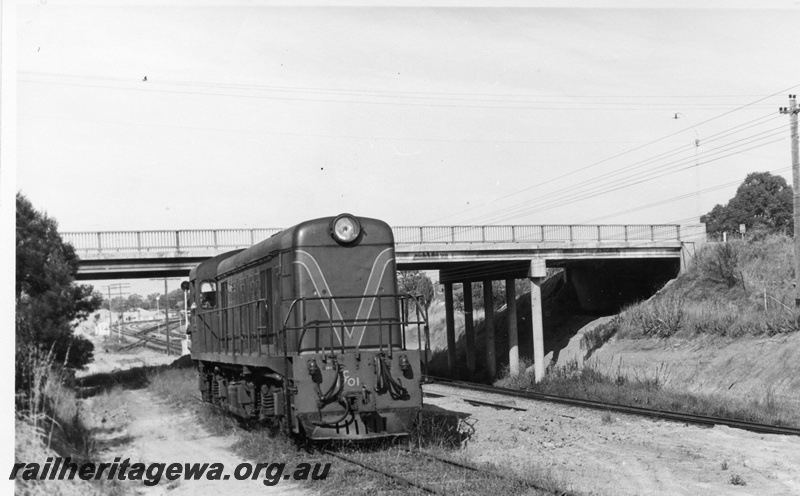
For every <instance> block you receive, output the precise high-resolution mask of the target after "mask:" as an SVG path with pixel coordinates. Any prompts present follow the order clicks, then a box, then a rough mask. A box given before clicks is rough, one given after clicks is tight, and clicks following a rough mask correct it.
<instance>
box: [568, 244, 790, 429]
mask: <svg viewBox="0 0 800 496" xmlns="http://www.w3.org/2000/svg"><path fill="white" fill-rule="evenodd" d="M792 262H793V256H792V240H791V239H790V238H787V237H785V236H772V237H767V238H764V239H754V240H748V241H735V242H733V243H728V244H727V245H722V244H708V245H706V246H704V247H703V248H702V249H701V250H700V251H699V252H698V254H697V256H696V257H695V259H694V260H693V262H692V264H691V266H690V267H689V269H688V270H687V271H686V272H684V273H683V274H681V276H680V277H679V278H678V279H677V280H675V281H674V283H673V284H670V285H669V286H667V287H666V288H665V289H664V290H662V291H661V292H660V293H659V294H658V295H656V296H655V297H654V298H652V299H651V300H649V301H647V302H644V303H641V304H638V305H633V306H631V307H629V308H627V309H626V311H625V312H624V313H622V314H620V315H619V316H617V317H615V318H614V319H613V320H612V321H611V322H609V323H607V324H604V325H600V326H597V327H596V328H595V329H594V330H593V331H592V332H589V333H587V334H586V335H585V338H584V340H583V343H582V344H583V345H584V348H585V349H588V350H592V349H593V348H597V349H596V350H592V351H594V353H593V355H592V358H591V359H590V360H589V361H588V362H586V363H587V364H589V365H590V368H591V369H592V370H593V371H595V372H602V373H604V374H606V375H608V376H612V377H618V376H624V377H626V378H628V379H641V380H642V381H653V380H655V381H656V382H658V384H659V386H660V387H661V388H664V389H669V390H672V391H680V392H689V393H692V394H695V395H709V394H710V395H713V396H714V397H715V398H717V403H729V402H740V403H743V404H749V405H757V404H760V405H762V406H765V407H767V408H766V409H767V410H770V409H772V410H774V409H776V408H777V409H781V408H783V409H788V410H797V406H800V393H798V391H800V333H798V332H797V331H798V330H800V313H798V312H797V311H796V310H795V309H794V308H793V306H794V305H793V299H794V295H793V293H792V291H793V286H792V282H793V279H794V270H793V265H792ZM612 336H613V337H612ZM606 341H608V342H606ZM779 417H784V418H785V417H786V416H785V415H779ZM794 423H796V422H794Z"/></svg>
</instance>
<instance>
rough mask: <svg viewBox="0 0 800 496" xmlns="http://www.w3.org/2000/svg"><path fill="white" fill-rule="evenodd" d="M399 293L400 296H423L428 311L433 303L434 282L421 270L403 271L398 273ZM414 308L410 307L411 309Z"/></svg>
mask: <svg viewBox="0 0 800 496" xmlns="http://www.w3.org/2000/svg"><path fill="white" fill-rule="evenodd" d="M397 292H398V293H400V294H407V295H414V296H422V297H423V304H424V305H425V308H426V309H427V308H428V307H429V306H430V304H431V301H433V294H434V290H433V282H431V279H430V278H429V277H428V276H426V275H425V273H424V272H422V271H419V270H401V271H400V272H398V273H397ZM411 308H412V307H411V306H409V309H411Z"/></svg>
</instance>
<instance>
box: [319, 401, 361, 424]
mask: <svg viewBox="0 0 800 496" xmlns="http://www.w3.org/2000/svg"><path fill="white" fill-rule="evenodd" d="M339 404H340V405H342V406H343V407H344V414H343V415H342V416H341V417H339V418H338V419H336V420H334V421H333V422H323V421H322V420H318V421H316V422H312V423H313V424H314V425H316V426H318V427H331V428H336V427H338V428H340V429H343V428H345V427H347V426H348V425H350V424H352V423H353V422H354V421H355V420H356V416H355V415H353V411H352V410H350V404H349V403H348V402H347V401H343V400H341V399H340V400H339ZM319 414H320V417H322V411H320V412H319ZM348 415H350V420H348V421H347V422H345V423H344V424H340V422H341V421H342V420H344V419H346V418H347V416H348Z"/></svg>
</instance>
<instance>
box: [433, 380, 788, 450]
mask: <svg viewBox="0 0 800 496" xmlns="http://www.w3.org/2000/svg"><path fill="white" fill-rule="evenodd" d="M425 379H426V380H427V381H428V383H433V384H443V385H448V386H452V387H456V388H460V389H468V390H472V391H480V392H483V393H490V394H497V395H502V396H511V397H515V398H524V399H528V400H537V401H548V402H550V403H559V404H562V405H569V406H577V407H582V408H592V409H595V410H603V411H609V412H619V413H627V414H630V415H638V416H643V417H649V418H655V419H660V420H672V421H676V422H684V423H690V424H696V425H706V426H714V425H725V426H728V427H734V428H737V429H744V430H747V431H752V432H758V433H761V434H783V435H789V436H800V429H798V428H796V427H784V426H776V425H770V424H760V423H757V422H749V421H746V420H733V419H728V418H722V417H709V416H704V415H695V414H691V413H680V412H673V411H664V410H653V409H649V408H644V407H638V406H628V405H620V404H616V403H606V402H602V401H595V400H583V399H577V398H566V397H562V396H555V395H551V394H543V393H534V392H530V391H520V390H515V389H507V388H501V387H495V386H488V385H485V384H476V383H472V382H464V381H456V380H452V379H445V378H442V377H431V376H427V377H425Z"/></svg>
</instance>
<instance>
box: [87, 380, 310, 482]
mask: <svg viewBox="0 0 800 496" xmlns="http://www.w3.org/2000/svg"><path fill="white" fill-rule="evenodd" d="M114 398H115V405H114V407H113V408H108V407H107V405H100V404H93V403H95V401H93V400H95V398H90V399H88V400H87V403H86V404H85V406H84V411H86V412H90V413H89V414H88V416H89V417H90V418H91V423H93V424H94V426H95V427H96V428H98V431H99V432H98V434H99V435H98V442H99V444H100V446H99V447H100V451H101V453H102V455H101V456H100V457H99V459H100V460H102V461H109V462H111V461H113V460H114V457H121V458H122V459H123V460H124V459H125V458H130V459H131V461H130V463H136V462H141V463H144V464H145V465H148V464H150V463H166V464H170V463H180V464H184V463H195V462H196V463H222V464H224V467H225V473H227V474H230V479H229V480H206V479H205V477H204V478H202V479H201V480H182V478H181V479H178V480H175V481H169V480H166V478H164V477H162V480H161V481H160V482H159V483H158V484H157V485H155V486H146V485H144V484H143V483H142V482H136V481H131V482H129V483H128V484H127V485H128V487H131V486H132V487H133V488H134V490H135V492H136V494H141V495H147V496H150V495H162V494H168V495H175V496H177V495H183V494H185V495H198V496H205V495H208V496H219V495H220V494H221V493H226V494H236V495H242V496H247V495H253V496H255V495H259V496H263V495H272V496H295V495H303V494H310V493H309V492H308V491H304V490H301V489H300V488H299V487H298V486H297V485H295V484H293V483H291V482H289V481H284V480H281V481H280V482H278V484H277V485H274V486H267V485H265V484H264V483H263V480H264V479H263V477H260V478H259V479H257V480H244V481H238V480H235V478H234V477H233V475H232V474H233V471H234V468H235V467H236V466H237V465H238V464H239V463H242V462H245V461H247V462H253V461H252V460H243V459H242V458H241V457H239V456H237V455H235V454H233V453H232V452H231V451H230V446H231V444H232V443H233V442H234V438H233V436H227V437H220V436H212V435H210V434H209V433H208V432H206V431H205V430H204V429H203V428H202V427H201V426H199V425H198V424H197V422H196V420H195V419H194V415H193V414H192V413H190V412H180V411H177V410H175V409H173V408H170V407H169V406H168V405H166V404H164V402H163V401H162V400H160V399H158V398H157V397H156V396H155V395H153V394H152V393H150V392H149V391H147V390H146V389H138V390H125V391H121V392H118V393H117V394H116V395H115V396H114ZM258 461H259V462H266V463H269V462H270V460H258ZM293 468H294V467H289V466H287V467H286V470H284V474H285V473H290V471H291V469H293Z"/></svg>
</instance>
